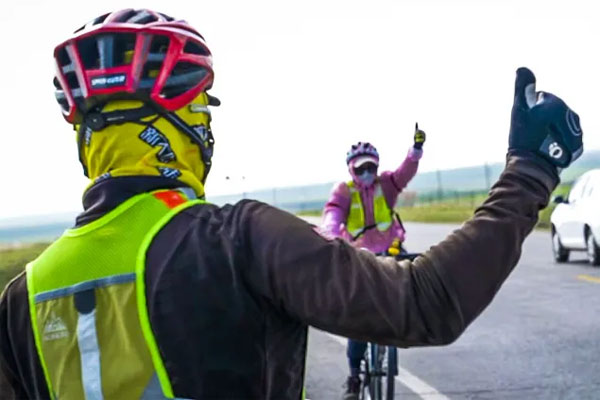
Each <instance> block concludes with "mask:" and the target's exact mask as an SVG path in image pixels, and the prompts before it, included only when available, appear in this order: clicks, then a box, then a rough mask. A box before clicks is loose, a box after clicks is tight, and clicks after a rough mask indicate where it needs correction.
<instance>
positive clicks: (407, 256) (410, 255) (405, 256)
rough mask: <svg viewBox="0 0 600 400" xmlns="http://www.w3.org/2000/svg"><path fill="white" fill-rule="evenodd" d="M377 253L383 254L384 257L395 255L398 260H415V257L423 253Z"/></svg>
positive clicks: (377, 254) (378, 254)
mask: <svg viewBox="0 0 600 400" xmlns="http://www.w3.org/2000/svg"><path fill="white" fill-rule="evenodd" d="M375 255H376V256H383V257H394V258H395V259H396V260H398V261H402V260H410V261H414V259H415V258H417V257H419V256H420V255H421V253H400V254H398V255H397V256H392V255H390V254H389V253H388V252H383V253H375Z"/></svg>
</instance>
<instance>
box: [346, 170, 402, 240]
mask: <svg viewBox="0 0 600 400" xmlns="http://www.w3.org/2000/svg"><path fill="white" fill-rule="evenodd" d="M346 185H348V189H350V199H351V201H350V212H349V213H348V218H347V221H346V229H347V230H348V232H349V233H350V234H351V235H352V237H353V238H354V240H356V239H357V238H358V236H360V235H361V234H362V233H364V232H365V231H366V230H368V229H371V228H377V230H379V231H382V232H384V231H387V230H388V229H390V228H391V226H392V223H393V222H394V211H393V210H392V209H390V207H389V206H388V204H387V201H386V200H385V196H384V195H383V191H382V190H381V184H380V183H379V182H375V192H374V195H373V214H374V215H373V217H374V219H375V225H372V226H366V225H365V224H366V223H365V221H366V218H365V207H364V205H363V203H362V199H361V197H360V191H359V190H358V189H357V188H356V186H355V184H354V182H353V181H350V182H347V183H346Z"/></svg>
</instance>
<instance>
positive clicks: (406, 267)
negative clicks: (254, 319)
mask: <svg viewBox="0 0 600 400" xmlns="http://www.w3.org/2000/svg"><path fill="white" fill-rule="evenodd" d="M557 183H558V179H557V177H556V176H555V175H553V174H550V173H548V172H546V171H544V170H542V169H541V168H540V167H539V166H538V164H536V163H534V162H532V161H530V160H527V159H524V158H519V157H515V156H511V157H509V158H508V160H507V166H506V169H505V171H504V173H503V174H502V176H501V177H500V179H499V181H498V182H497V183H496V185H495V186H494V187H493V188H492V190H491V192H490V195H489V197H488V199H487V200H486V201H485V202H484V203H483V205H482V206H481V207H479V208H478V209H477V210H476V212H475V215H474V216H473V217H472V218H471V220H469V221H468V222H466V223H465V224H464V225H463V226H462V227H461V228H460V229H458V230H456V231H455V232H454V233H452V234H451V235H450V236H448V237H447V238H446V239H445V240H443V241H442V242H440V243H439V244H437V245H435V246H433V247H431V249H430V250H429V251H427V252H426V253H424V255H423V256H421V257H419V258H417V259H416V260H415V261H414V262H408V261H403V262H400V263H398V262H396V261H395V260H394V259H392V258H377V257H375V256H373V255H372V254H371V253H369V252H368V251H366V250H359V249H355V248H353V247H352V246H351V245H349V244H348V243H347V242H345V241H343V240H339V239H334V240H327V239H325V238H322V237H320V236H319V235H318V234H317V233H315V231H314V229H313V227H312V226H310V225H309V224H307V223H306V222H304V221H302V220H300V219H298V218H296V217H294V216H292V215H290V214H287V213H285V212H283V211H280V210H277V209H274V208H271V207H269V206H266V205H263V204H260V203H256V202H254V203H246V205H245V206H244V209H243V210H240V211H241V214H243V216H242V217H241V219H240V220H239V221H240V222H239V223H240V224H243V225H244V226H245V227H246V228H245V230H246V232H245V234H244V238H242V239H241V241H242V242H244V246H245V251H246V252H247V253H246V254H247V255H248V256H247V258H246V259H247V260H248V261H247V262H248V265H247V275H246V277H247V279H248V282H249V283H250V285H251V287H253V288H254V290H256V291H258V292H260V294H261V295H262V296H264V297H265V298H267V299H268V300H269V301H270V302H271V303H272V304H273V305H275V306H276V307H279V308H280V309H281V310H282V312H285V313H287V314H288V315H290V316H292V317H293V318H295V319H297V320H299V321H302V322H303V323H305V324H309V325H313V326H315V327H317V328H320V329H323V330H326V331H329V332H332V333H336V334H340V335H344V336H347V337H351V338H354V339H359V340H369V341H377V342H380V343H384V344H393V345H396V346H402V347H405V346H418V345H439V344H447V343H450V342H452V341H454V340H455V339H456V338H458V336H459V335H460V334H461V333H462V332H463V331H464V330H465V329H466V327H467V326H468V325H469V324H470V323H471V322H472V321H473V320H474V319H475V318H476V317H477V316H478V315H479V314H480V313H481V312H482V311H483V310H484V309H485V307H486V306H488V305H489V304H490V302H491V301H492V299H493V298H494V296H495V294H496V292H497V291H498V290H499V289H500V286H501V285H502V283H503V282H504V280H505V279H506V278H507V277H508V275H509V274H510V272H511V271H512V269H513V268H514V266H515V265H516V263H517V261H518V260H519V257H520V253H521V246H522V243H523V241H524V239H525V237H526V236H527V235H528V234H529V233H530V231H531V230H532V229H533V227H534V225H535V223H536V221H537V215H538V211H539V210H540V209H542V208H544V207H545V206H546V205H547V202H548V198H549V195H550V192H551V191H552V190H553V188H554V187H555V186H556V184H557ZM242 221H245V222H242ZM239 228H240V229H241V228H242V227H241V226H240V227H239Z"/></svg>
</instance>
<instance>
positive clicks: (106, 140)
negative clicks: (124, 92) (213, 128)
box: [75, 93, 210, 197]
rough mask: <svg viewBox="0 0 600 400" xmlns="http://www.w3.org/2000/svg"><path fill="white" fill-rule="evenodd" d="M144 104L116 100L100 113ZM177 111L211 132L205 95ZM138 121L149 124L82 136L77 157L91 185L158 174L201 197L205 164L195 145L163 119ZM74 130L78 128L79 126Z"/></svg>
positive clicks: (193, 124) (107, 128)
mask: <svg viewBox="0 0 600 400" xmlns="http://www.w3.org/2000/svg"><path fill="white" fill-rule="evenodd" d="M142 105H143V104H142V103H141V102H139V101H132V100H118V101H112V102H109V103H108V104H107V105H106V106H105V107H104V108H103V110H102V111H103V112H110V111H114V110H125V109H133V108H139V107H141V106H142ZM175 113H176V114H177V115H178V116H179V117H180V118H181V119H183V120H184V121H185V122H186V123H187V124H188V125H189V126H191V127H195V128H196V127H198V128H199V129H210V112H209V111H208V97H207V95H206V93H201V94H200V95H199V96H198V97H196V98H195V99H194V100H193V101H192V102H191V103H190V104H188V105H186V106H185V107H182V108H180V109H179V110H177V111H175ZM142 122H143V123H148V125H143V124H141V123H133V122H127V123H124V124H122V125H109V126H107V127H106V128H104V129H102V130H101V131H91V130H89V129H88V130H87V132H85V133H84V135H85V137H84V138H83V145H82V148H81V155H80V156H81V160H82V162H83V163H84V165H85V167H86V168H87V172H88V177H89V178H90V179H91V180H92V182H91V184H94V183H96V182H99V181H101V180H103V179H106V178H110V177H118V176H134V175H146V176H148V175H150V176H162V177H165V178H170V179H176V180H178V181H181V182H183V183H184V184H186V185H187V186H190V187H191V188H192V189H193V190H194V191H195V192H196V195H197V196H198V197H203V196H204V184H203V182H202V177H203V176H204V164H203V162H202V157H201V153H200V148H199V147H198V145H196V144H194V143H193V142H192V140H191V139H190V138H189V137H188V136H187V135H186V134H184V133H182V132H180V131H179V130H177V128H175V127H174V126H173V125H172V124H171V123H170V122H169V121H167V120H165V119H164V118H162V117H158V116H157V115H155V116H151V117H148V118H145V119H144V120H143V121H142ZM202 127H203V128H202ZM75 128H76V130H79V127H78V126H76V127H75Z"/></svg>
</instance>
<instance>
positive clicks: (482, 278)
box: [0, 157, 557, 399]
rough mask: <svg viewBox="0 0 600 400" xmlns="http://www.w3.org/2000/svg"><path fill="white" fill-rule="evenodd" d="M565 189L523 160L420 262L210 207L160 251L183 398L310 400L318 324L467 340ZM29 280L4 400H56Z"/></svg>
mask: <svg viewBox="0 0 600 400" xmlns="http://www.w3.org/2000/svg"><path fill="white" fill-rule="evenodd" d="M556 184H557V178H556V176H555V175H553V174H550V173H548V172H546V171H544V170H543V169H541V168H540V167H539V166H538V165H537V164H535V163H533V162H531V161H529V160H526V159H521V158H518V157H511V158H509V160H508V163H507V167H506V170H505V172H504V173H503V175H502V176H501V178H500V180H499V182H498V183H497V184H496V185H495V186H494V188H493V189H492V191H491V193H490V197H489V198H488V199H487V200H486V201H485V203H484V204H483V205H482V206H481V207H480V208H479V209H478V210H477V211H476V213H475V216H474V217H473V219H471V220H470V221H468V222H467V223H465V224H464V225H463V227H462V228H461V229H459V230H457V231H455V232H454V233H453V234H452V235H450V236H449V237H448V238H447V239H445V240H444V241H442V242H441V243H439V244H438V245H436V246H433V247H432V248H431V249H430V250H429V251H428V252H427V253H425V254H424V256H423V257H419V258H418V259H417V260H415V261H414V262H412V263H411V262H408V261H405V262H401V263H397V262H395V261H394V260H393V259H389V258H388V259H384V258H376V257H374V256H373V255H372V254H370V253H368V252H367V251H363V250H357V249H355V248H353V247H352V246H351V245H350V244H349V243H347V242H345V241H343V240H340V239H335V240H328V239H326V238H323V237H321V236H320V235H319V234H318V233H316V232H315V230H314V227H313V226H311V225H309V224H308V223H306V222H304V221H303V220H301V219H298V218H296V217H295V216H293V215H291V214H288V213H286V212H284V211H281V210H278V209H276V208H273V207H270V206H268V205H266V204H263V203H259V202H256V201H242V202H239V203H237V204H236V205H233V206H231V205H227V206H225V207H222V208H220V207H217V206H214V205H198V206H193V207H191V208H189V209H186V210H185V211H183V212H182V213H180V214H179V215H177V216H176V217H175V218H174V219H173V220H172V221H171V222H169V223H168V224H167V225H166V226H165V227H164V228H163V229H162V230H161V231H160V232H159V233H158V235H157V236H156V238H155V240H154V242H153V243H152V245H151V247H150V249H149V253H148V257H147V260H148V261H147V266H146V274H147V276H146V288H147V289H146V290H147V299H148V307H149V312H150V318H151V325H152V329H153V331H154V333H155V336H156V339H157V342H158V346H159V349H160V352H161V355H162V358H163V360H164V362H165V366H166V369H167V372H168V374H169V377H170V379H171V382H172V385H173V390H174V393H175V395H176V396H177V397H184V398H195V399H217V398H221V399H299V398H300V396H301V391H302V385H303V382H302V381H303V376H304V366H305V356H306V337H307V326H308V325H312V326H315V327H318V328H320V329H323V330H326V331H330V332H333V333H336V334H340V335H344V336H349V337H352V338H355V339H359V340H368V341H376V342H380V343H384V344H393V345H396V346H401V347H408V346H423V345H442V344H447V343H450V342H452V341H454V340H455V339H456V338H457V337H458V336H459V335H460V334H461V333H462V332H463V331H464V330H465V328H466V327H467V326H468V325H469V323H471V322H472V321H473V319H474V318H475V317H476V316H477V315H479V313H481V311H482V310H483V309H484V308H485V307H486V306H487V305H488V304H489V303H490V302H491V300H492V298H493V296H494V295H495V293H496V292H497V291H498V289H499V288H500V285H501V284H502V282H503V281H504V280H505V279H506V278H507V276H508V274H509V273H510V271H511V270H512V269H513V267H514V266H515V264H516V263H517V261H518V259H519V256H520V251H521V245H522V243H523V240H524V239H525V237H526V235H527V234H528V233H529V232H530V231H531V229H532V228H533V227H534V225H535V223H536V221H537V214H538V211H539V210H540V209H541V208H543V207H545V206H546V204H547V201H548V198H549V194H550V192H551V191H552V189H553V188H554V187H555V185H556ZM172 186H173V181H171V180H165V179H161V178H149V177H146V178H144V177H128V178H113V179H108V180H106V181H103V182H101V183H99V184H97V185H96V186H94V187H92V188H91V189H90V190H89V191H88V192H87V193H86V195H85V198H84V207H85V212H84V213H83V214H82V215H80V216H79V217H78V219H77V221H78V222H77V224H78V225H84V224H86V223H89V222H90V221H92V220H94V219H96V218H98V217H100V216H102V215H104V214H105V213H106V212H108V211H110V210H111V209H113V208H114V207H116V206H117V205H118V204H120V203H121V202H123V201H124V200H126V199H127V198H129V197H131V196H133V195H135V194H138V193H142V192H147V191H151V190H155V189H159V188H168V187H172ZM28 308H29V306H28V303H27V286H26V279H25V274H24V273H23V274H21V275H20V276H19V277H18V278H17V279H15V280H14V281H13V282H12V283H10V284H9V285H8V286H7V288H6V290H5V291H4V293H3V295H2V298H1V300H0V390H1V396H0V398H2V399H9V398H11V397H15V398H48V392H47V389H46V384H45V381H44V377H43V373H42V370H41V367H40V363H39V359H38V356H37V352H36V349H35V345H34V342H33V335H32V331H31V324H30V319H29V311H28Z"/></svg>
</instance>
